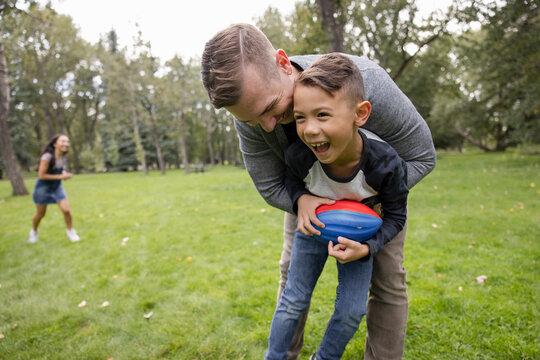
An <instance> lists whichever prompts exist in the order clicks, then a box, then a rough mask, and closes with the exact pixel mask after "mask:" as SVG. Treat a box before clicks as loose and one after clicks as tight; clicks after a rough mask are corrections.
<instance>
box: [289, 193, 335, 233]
mask: <svg viewBox="0 0 540 360" xmlns="http://www.w3.org/2000/svg"><path fill="white" fill-rule="evenodd" d="M333 203H335V200H332V199H326V198H321V197H318V196H314V195H310V194H304V195H302V196H300V197H299V198H298V201H297V205H298V224H297V229H298V231H300V232H301V233H302V234H304V235H307V236H311V235H321V232H320V231H319V230H317V229H315V228H314V227H313V225H312V224H311V223H313V224H315V225H317V226H318V227H320V228H321V229H322V228H324V224H323V223H322V222H321V221H320V220H319V219H318V218H317V215H315V210H316V209H317V208H318V207H319V206H320V205H332V204H333Z"/></svg>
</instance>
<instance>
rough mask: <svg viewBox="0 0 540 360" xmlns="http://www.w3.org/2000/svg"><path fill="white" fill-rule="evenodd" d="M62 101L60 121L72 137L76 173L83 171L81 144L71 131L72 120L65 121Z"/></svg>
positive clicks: (58, 114)
mask: <svg viewBox="0 0 540 360" xmlns="http://www.w3.org/2000/svg"><path fill="white" fill-rule="evenodd" d="M60 104H61V102H60V101H59V102H58V108H57V110H56V113H57V118H58V122H59V123H60V124H61V126H62V128H63V130H62V132H64V131H65V134H66V135H67V136H68V138H69V139H71V149H72V150H73V162H74V163H75V164H74V165H75V174H80V173H81V161H80V156H79V146H78V145H77V143H76V142H75V139H74V138H73V134H72V132H71V123H72V120H71V119H70V120H67V121H64V116H63V114H62V110H61V109H62V108H63V106H60Z"/></svg>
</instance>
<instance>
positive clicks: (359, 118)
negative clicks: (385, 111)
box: [354, 101, 371, 127]
mask: <svg viewBox="0 0 540 360" xmlns="http://www.w3.org/2000/svg"><path fill="white" fill-rule="evenodd" d="M355 110H356V119H355V122H354V124H355V125H356V126H358V127H361V126H363V125H364V124H365V123H366V121H367V120H368V119H369V115H370V114H371V103H370V102H369V101H359V102H358V103H357V104H356V108H355Z"/></svg>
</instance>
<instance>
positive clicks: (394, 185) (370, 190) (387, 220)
mask: <svg viewBox="0 0 540 360" xmlns="http://www.w3.org/2000/svg"><path fill="white" fill-rule="evenodd" d="M359 133H360V136H361V137H362V141H363V144H364V146H363V151H362V155H361V158H360V162H359V163H358V165H357V166H356V168H355V170H354V172H353V173H352V174H351V175H350V176H349V177H347V178H338V177H335V176H333V175H332V174H331V173H330V171H329V170H328V167H327V166H326V165H324V164H322V163H320V162H319V161H318V160H317V157H316V156H315V154H314V153H313V151H311V149H309V148H308V147H307V146H306V145H305V144H304V143H303V142H302V141H301V140H300V139H298V140H297V141H296V142H294V143H292V144H291V145H290V146H289V147H288V148H287V150H286V152H285V162H286V164H287V171H286V174H287V176H286V178H285V187H286V189H287V192H288V193H289V195H290V197H291V199H292V201H293V206H294V211H295V212H296V211H297V200H298V198H299V197H300V196H301V195H303V194H313V195H316V196H320V197H325V198H330V199H333V200H344V199H348V200H356V201H360V202H362V203H364V204H366V205H368V206H370V207H373V206H374V205H375V204H378V203H381V205H382V213H383V216H382V219H383V223H382V225H381V228H380V229H379V231H377V233H376V234H375V235H374V236H373V237H372V238H371V239H369V240H367V241H366V242H365V244H367V245H368V246H369V249H370V255H371V256H372V255H375V254H376V253H378V252H379V251H381V250H382V248H383V247H384V245H385V244H386V243H387V242H389V241H390V240H391V239H393V238H394V237H395V236H396V235H397V234H398V233H399V232H400V231H401V230H402V229H403V226H405V221H406V219H407V195H408V193H409V189H408V187H407V166H406V164H405V162H404V161H403V159H401V158H400V157H399V156H398V154H397V153H396V151H395V150H394V149H393V148H392V147H391V146H390V145H388V144H387V143H385V142H383V141H380V140H378V139H376V138H375V137H372V136H370V137H369V138H368V136H366V134H369V133H367V132H366V134H365V133H364V132H363V131H362V130H360V129H359ZM334 245H335V244H334Z"/></svg>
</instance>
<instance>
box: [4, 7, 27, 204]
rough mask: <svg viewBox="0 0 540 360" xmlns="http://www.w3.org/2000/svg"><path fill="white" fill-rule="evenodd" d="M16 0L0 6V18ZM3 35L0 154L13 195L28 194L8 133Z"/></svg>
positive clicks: (6, 73) (6, 69)
mask: <svg viewBox="0 0 540 360" xmlns="http://www.w3.org/2000/svg"><path fill="white" fill-rule="evenodd" d="M15 4H16V2H6V3H4V4H3V5H2V6H1V7H0V19H4V17H5V15H6V13H7V11H10V10H12V9H14V8H15ZM2 39H3V35H2V31H0V155H1V157H2V162H3V163H4V167H5V169H6V173H7V177H8V178H9V180H10V182H11V187H12V189H13V195H28V189H27V188H26V185H25V184H24V180H23V177H22V174H21V169H20V167H19V164H18V162H17V159H16V158H15V152H14V151H13V145H12V143H11V138H10V134H9V125H8V117H9V104H10V101H9V98H10V97H9V81H8V67H7V61H6V52H5V49H4V42H3V41H2Z"/></svg>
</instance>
